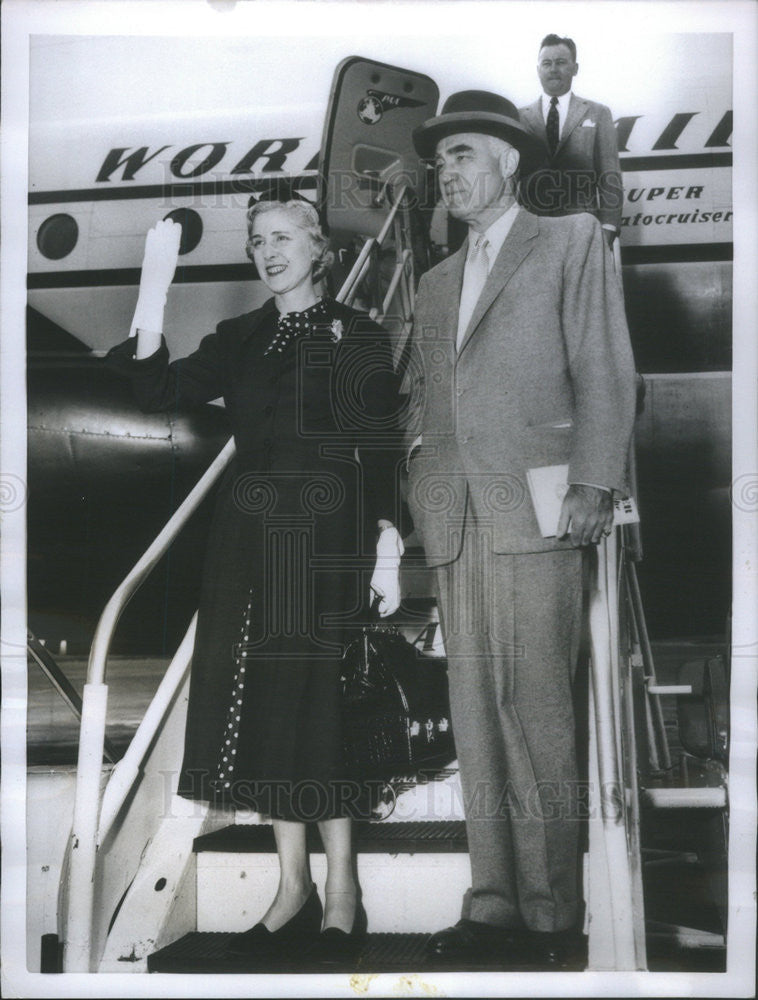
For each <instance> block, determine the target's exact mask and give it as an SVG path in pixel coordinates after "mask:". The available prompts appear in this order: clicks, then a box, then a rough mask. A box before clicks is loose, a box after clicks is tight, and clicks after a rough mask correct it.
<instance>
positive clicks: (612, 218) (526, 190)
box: [521, 35, 624, 246]
mask: <svg viewBox="0 0 758 1000" xmlns="http://www.w3.org/2000/svg"><path fill="white" fill-rule="evenodd" d="M578 71H579V64H578V63H577V61H576V45H575V44H574V41H573V39H571V38H559V37H558V35H547V36H546V37H545V38H543V40H542V43H541V45H540V52H539V57H538V61H537V73H538V75H539V78H540V83H541V84H542V90H543V93H542V95H541V96H540V97H539V98H538V99H537V100H536V101H535V102H534V104H530V105H529V106H528V107H526V108H521V121H522V122H523V124H524V125H525V126H526V128H527V129H528V130H529V131H530V132H531V133H532V135H534V136H535V138H536V139H537V140H538V142H539V143H540V147H541V149H542V153H543V161H544V162H543V164H542V166H541V169H539V170H538V171H537V172H536V173H533V174H532V175H531V176H530V177H529V178H524V177H523V174H522V187H523V194H524V200H525V203H526V204H528V205H529V207H530V209H531V210H532V211H534V212H536V213H537V214H538V215H568V214H569V213H571V212H591V213H592V214H593V215H594V216H595V217H596V218H597V219H598V220H599V221H600V224H601V225H602V227H603V235H604V236H605V239H606V242H607V243H608V245H609V246H610V245H611V244H612V243H613V240H614V239H615V238H616V237H617V236H618V234H619V230H620V227H621V208H622V204H623V200H624V192H623V185H622V181H621V167H620V166H619V154H618V143H617V142H616V129H615V127H614V125H613V118H612V117H611V112H610V110H609V109H608V108H607V107H606V106H605V105H604V104H598V103H597V101H588V100H585V98H583V97H577V95H576V94H574V93H573V92H572V89H571V85H572V81H573V79H574V77H575V76H576V74H577V73H578Z"/></svg>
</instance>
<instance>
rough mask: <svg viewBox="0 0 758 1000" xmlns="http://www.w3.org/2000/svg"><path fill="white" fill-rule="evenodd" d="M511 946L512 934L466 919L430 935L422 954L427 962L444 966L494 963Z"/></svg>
mask: <svg viewBox="0 0 758 1000" xmlns="http://www.w3.org/2000/svg"><path fill="white" fill-rule="evenodd" d="M512 942H513V932H512V931H510V930H509V929H508V928H507V927H496V926H495V925H494V924H484V923H481V922H480V921H478V920H467V919H466V918H465V917H464V918H463V919H461V920H459V921H458V923H457V924H455V926H453V927H446V928H445V929H444V930H442V931H437V933H436V934H432V936H431V937H430V938H429V940H428V941H427V942H426V946H425V950H426V954H427V956H428V957H429V958H436V959H439V960H441V961H445V962H454V961H458V960H461V961H464V962H465V961H482V960H490V961H492V960H495V961H496V960H497V959H498V958H500V957H501V956H502V954H503V952H504V951H505V950H507V949H508V948H509V947H510V946H511V944H512Z"/></svg>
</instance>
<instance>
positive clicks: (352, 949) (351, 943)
mask: <svg viewBox="0 0 758 1000" xmlns="http://www.w3.org/2000/svg"><path fill="white" fill-rule="evenodd" d="M367 933H368V916H367V915H366V910H365V908H364V906H363V900H362V899H361V896H360V893H359V894H358V898H357V899H356V903H355V916H354V917H353V926H352V927H351V928H350V931H349V932H348V931H343V930H341V929H340V928H339V927H327V928H326V929H325V930H323V931H321V934H320V935H319V948H318V954H319V960H320V961H321V962H324V963H327V964H328V963H335V964H336V963H341V962H347V961H351V960H352V959H354V958H355V957H356V955H357V954H358V952H359V951H360V949H361V945H362V944H363V942H364V941H365V940H366V936H367Z"/></svg>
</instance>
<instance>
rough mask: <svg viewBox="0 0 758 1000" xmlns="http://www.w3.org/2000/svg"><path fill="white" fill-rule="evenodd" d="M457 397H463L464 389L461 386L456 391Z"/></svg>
mask: <svg viewBox="0 0 758 1000" xmlns="http://www.w3.org/2000/svg"><path fill="white" fill-rule="evenodd" d="M455 395H456V396H462V395H463V389H461V387H460V386H458V388H457V389H456V390H455Z"/></svg>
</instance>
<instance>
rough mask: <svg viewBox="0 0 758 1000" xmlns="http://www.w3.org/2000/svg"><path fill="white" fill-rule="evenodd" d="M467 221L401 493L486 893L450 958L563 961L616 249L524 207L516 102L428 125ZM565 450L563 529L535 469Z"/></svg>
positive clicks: (428, 285) (474, 868) (591, 227)
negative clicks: (540, 501) (579, 672)
mask: <svg viewBox="0 0 758 1000" xmlns="http://www.w3.org/2000/svg"><path fill="white" fill-rule="evenodd" d="M414 142H415V145H416V149H417V151H418V152H419V154H420V155H421V156H422V157H429V158H431V157H435V158H436V163H437V170H438V175H439V183H440V190H441V195H442V198H443V200H444V202H445V204H446V206H447V208H448V210H449V211H450V213H451V214H452V215H453V216H454V217H455V218H458V219H460V220H462V221H464V222H465V223H466V224H467V225H468V227H469V235H468V239H467V241H466V242H465V243H464V244H463V246H462V247H461V248H460V250H459V251H458V252H457V253H455V254H454V255H453V256H452V257H449V258H448V259H446V260H445V261H443V262H442V263H441V264H438V265H437V266H436V267H434V268H433V269H432V270H431V271H429V272H427V273H426V274H425V275H424V276H423V277H422V279H421V282H420V284H419V288H418V293H417V298H416V312H415V321H414V329H413V334H412V341H411V348H412V349H411V352H410V363H409V368H408V383H407V385H408V388H409V391H410V400H411V405H410V407H409V412H410V413H411V418H410V421H409V427H408V446H409V458H408V477H409V481H408V504H409V508H410V511H411V514H412V516H413V520H414V525H415V528H416V530H417V532H418V534H419V536H420V537H421V540H422V542H423V545H424V550H425V555H426V560H427V563H428V565H430V566H432V567H436V580H437V590H438V593H437V598H438V602H439V608H440V615H441V622H442V628H443V635H444V640H445V648H446V653H447V657H448V671H449V681H450V703H451V713H452V720H453V732H454V735H455V743H456V748H457V751H458V761H459V766H460V777H461V784H462V791H463V799H464V809H465V813H466V828H467V835H468V843H469V855H470V859H471V873H472V884H471V888H470V889H469V890H468V892H467V893H466V896H465V898H464V903H463V914H462V919H461V920H460V921H459V923H458V924H456V925H455V927H451V928H447V929H445V930H443V931H441V932H439V933H437V934H435V935H434V936H433V937H432V938H431V939H430V941H429V944H428V948H429V950H430V952H431V953H432V955H433V956H435V957H436V958H438V959H444V960H450V961H459V960H463V961H465V960H466V959H469V958H472V959H475V960H476V959H479V958H481V957H483V955H485V954H489V953H490V952H491V951H492V949H496V950H497V952H498V953H499V954H500V955H501V956H502V955H505V956H506V957H507V956H508V955H509V954H510V955H511V956H512V958H513V961H514V963H517V962H523V961H524V958H525V955H526V954H531V956H532V958H533V959H534V960H536V961H539V962H541V963H544V964H548V965H549V964H551V963H557V962H560V961H561V955H562V953H563V952H564V951H565V948H566V946H567V944H568V943H569V941H570V936H571V931H572V929H573V928H574V927H575V925H576V922H577V919H578V916H579V909H578V908H579V900H578V891H577V871H578V864H577V861H578V859H577V831H578V823H577V821H576V819H575V813H576V809H575V805H576V802H575V799H574V801H573V803H572V799H573V798H574V796H575V793H576V780H577V776H576V762H575V749H574V718H573V710H572V703H571V684H572V674H573V670H574V664H575V658H576V653H577V646H578V641H579V632H580V624H581V606H582V583H581V580H582V555H583V553H582V550H583V548H585V547H590V546H591V545H592V544H593V543H596V542H597V541H598V540H599V539H600V537H601V536H602V533H603V532H606V533H608V532H609V530H610V527H611V524H612V499H611V493H612V491H613V490H618V491H620V492H622V493H623V492H624V491H625V490H626V479H625V471H626V457H627V451H628V445H629V440H630V436H631V432H632V424H633V414H634V365H633V359H632V353H631V348H630V344H629V337H628V331H627V327H626V321H625V317H624V307H623V301H622V297H621V292H620V287H619V282H618V279H617V277H616V275H615V273H614V272H613V261H612V258H611V255H610V254H609V253H607V251H606V248H605V246H604V244H603V239H602V235H601V230H600V226H599V225H598V222H597V220H596V219H594V218H593V217H592V216H590V215H587V214H581V215H572V216H569V217H566V218H538V217H536V216H534V215H532V214H530V213H529V212H527V211H526V210H524V209H523V208H521V207H519V205H518V204H517V202H516V200H515V194H514V191H515V183H516V178H517V172H518V167H519V160H520V159H524V160H527V161H528V160H529V159H530V158H531V157H532V156H533V155H534V153H535V150H534V143H533V139H532V138H531V137H530V136H529V134H528V133H527V131H526V129H525V128H524V126H523V125H522V124H521V122H520V120H519V116H518V111H517V110H516V108H515V106H514V105H513V104H512V103H511V102H510V101H508V100H506V99H505V98H504V97H500V96H498V95H495V94H490V93H486V92H482V91H465V92H463V93H459V94H454V95H453V96H452V97H450V98H449V99H448V101H447V102H446V103H445V105H444V107H443V110H442V113H441V114H440V115H438V116H437V117H435V118H432V119H430V120H429V121H427V122H425V123H424V124H423V125H422V126H420V127H419V128H417V129H416V130H415V132H414ZM563 463H568V465H569V483H571V484H572V485H570V486H569V488H568V491H567V493H566V495H565V499H564V501H563V506H562V511H561V516H560V522H559V524H558V528H557V537H548V538H544V537H543V536H542V535H541V533H540V531H539V528H538V525H537V520H536V517H535V514H534V510H533V507H532V503H531V500H530V497H529V491H528V487H527V478H526V472H527V469H529V468H532V467H539V466H548V465H558V464H563Z"/></svg>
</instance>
